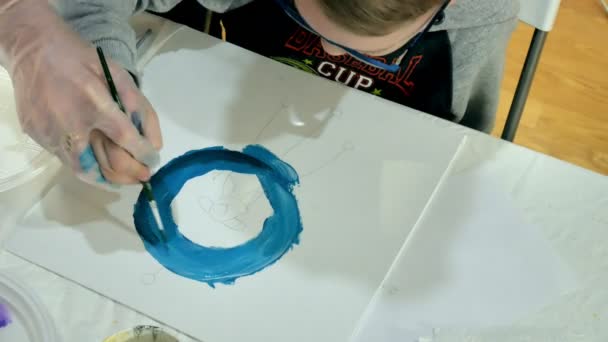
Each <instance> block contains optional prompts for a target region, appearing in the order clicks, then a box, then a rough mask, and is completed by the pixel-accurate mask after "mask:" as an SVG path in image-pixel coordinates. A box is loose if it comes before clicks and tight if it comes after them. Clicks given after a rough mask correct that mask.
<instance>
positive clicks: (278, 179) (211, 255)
mask: <svg viewBox="0 0 608 342" xmlns="http://www.w3.org/2000/svg"><path fill="white" fill-rule="evenodd" d="M214 170H225V171H233V172H238V173H242V174H251V175H255V176H257V178H258V180H259V181H260V185H261V186H262V189H264V193H265V195H266V197H267V198H268V201H269V203H270V205H271V207H272V208H273V214H272V215H271V216H269V217H268V218H266V220H265V221H264V226H263V227H262V230H261V232H260V234H259V235H258V236H256V237H255V238H253V239H251V240H249V241H247V242H245V243H244V244H241V245H239V246H235V247H231V248H220V247H205V246H201V245H198V244H196V243H194V242H192V241H191V240H189V239H188V238H186V237H185V236H184V235H182V234H181V233H180V231H179V228H178V227H177V225H176V224H175V222H174V220H173V217H172V214H171V210H170V205H171V202H172V201H173V199H174V198H175V197H176V196H177V194H178V193H179V191H180V190H181V188H182V187H183V186H184V184H185V183H186V182H187V181H188V180H190V179H192V178H194V177H200V176H203V175H205V174H206V173H208V172H211V171H214ZM150 183H151V185H152V188H153V191H154V196H155V198H156V202H157V205H158V209H159V211H160V214H161V217H162V222H163V225H164V228H165V231H164V236H163V234H161V232H160V230H159V229H158V227H157V225H156V224H155V221H154V216H153V214H152V211H151V209H150V206H149V205H148V203H147V199H146V196H145V195H144V194H143V192H142V193H140V195H139V198H138V200H137V203H136V204H135V212H134V214H133V218H134V221H135V227H136V229H137V232H138V233H139V236H140V238H141V239H142V241H143V243H144V246H145V247H146V250H147V251H148V252H149V253H150V254H151V255H152V256H153V257H154V258H155V259H156V260H157V261H158V262H159V263H160V264H162V265H163V266H164V267H165V268H167V269H168V270H170V271H172V272H174V273H176V274H178V275H180V276H183V277H186V278H190V279H193V280H197V281H200V282H205V283H207V284H209V285H210V286H211V287H214V284H216V283H222V284H233V283H234V281H235V280H236V279H238V278H240V277H243V276H248V275H251V274H254V273H257V272H259V271H261V270H263V269H264V268H266V267H268V266H270V265H272V264H274V263H275V262H276V261H277V260H279V259H280V258H281V257H282V256H283V255H284V254H285V253H286V252H288V251H289V250H290V249H291V248H292V247H293V246H294V245H295V244H298V243H299V235H300V233H301V232H302V222H301V218H300V212H299V208H298V204H297V201H296V198H295V196H294V194H293V188H294V186H295V185H297V184H298V183H299V177H298V174H297V172H296V171H295V170H294V169H293V168H292V167H291V166H290V165H288V164H287V163H285V162H283V161H282V160H280V159H279V158H278V157H277V156H275V155H274V154H272V153H271V152H270V151H268V150H266V149H265V148H263V147H262V146H259V145H250V146H247V147H245V149H244V150H243V152H238V151H231V150H227V149H225V148H224V147H211V148H206V149H202V150H195V151H190V152H188V153H186V154H184V155H182V156H180V157H177V158H175V159H173V160H172V161H170V162H169V163H168V164H167V165H165V166H164V167H163V168H161V169H160V170H159V171H158V172H157V173H156V174H155V175H154V176H153V177H152V179H151V180H150Z"/></svg>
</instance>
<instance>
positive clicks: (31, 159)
mask: <svg viewBox="0 0 608 342" xmlns="http://www.w3.org/2000/svg"><path fill="white" fill-rule="evenodd" d="M51 160H52V156H51V154H50V153H48V152H46V151H45V150H44V149H43V148H42V147H40V146H39V145H38V144H36V143H35V142H34V141H33V140H32V139H31V138H30V137H28V136H27V135H26V134H24V133H23V132H22V130H21V126H20V125H19V119H18V118H17V110H16V107H15V99H14V96H13V86H12V83H11V80H10V78H9V76H8V73H7V72H6V70H5V69H3V68H2V67H0V192H4V191H7V190H10V189H12V188H15V187H17V186H19V185H21V184H23V183H25V182H27V181H29V180H30V179H32V178H33V177H35V176H36V175H38V174H40V173H41V172H42V171H44V169H45V168H46V167H47V166H48V165H49V162H50V161H51Z"/></svg>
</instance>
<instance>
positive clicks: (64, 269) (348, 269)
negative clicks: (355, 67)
mask: <svg viewBox="0 0 608 342" xmlns="http://www.w3.org/2000/svg"><path fill="white" fill-rule="evenodd" d="M193 42H194V43H193ZM144 72H145V74H144V75H145V76H144V78H143V83H142V84H143V90H144V92H145V94H146V95H147V96H148V98H149V99H150V101H151V102H152V104H153V105H154V107H155V108H156V110H157V111H158V113H159V116H160V120H161V124H162V128H163V134H164V142H165V147H164V149H163V151H162V154H161V158H162V160H163V163H164V162H167V161H169V160H171V159H172V158H174V157H176V156H179V155H181V154H183V153H184V152H186V151H188V150H192V149H200V148H204V147H208V146H215V145H223V146H226V147H228V148H232V149H239V150H240V149H242V147H243V146H244V145H247V144H252V143H256V144H261V145H263V146H265V147H266V148H268V149H269V150H271V151H272V152H274V153H275V154H277V155H278V156H279V157H280V158H282V159H283V160H285V161H286V162H288V163H289V164H291V165H292V166H293V167H294V168H295V169H296V170H297V172H298V173H299V174H300V177H301V185H300V186H299V187H298V188H297V189H296V190H295V193H296V196H297V199H298V202H299V207H300V211H301V216H302V220H303V226H304V230H303V232H302V234H301V243H300V245H297V246H296V247H295V248H294V249H293V250H292V251H290V252H288V253H287V254H286V255H285V256H284V257H283V258H282V259H281V260H279V261H278V262H277V263H276V264H274V265H272V266H270V267H268V268H266V269H264V270H263V271H261V272H259V273H257V274H255V275H252V276H248V277H244V278H240V279H238V280H237V281H236V283H235V284H234V285H218V286H217V288H215V289H212V288H210V287H209V286H207V285H206V284H203V283H199V282H195V281H192V280H189V279H185V278H181V277H179V276H177V275H175V274H173V273H170V272H168V271H166V270H165V269H163V268H162V267H161V266H160V265H159V264H158V263H157V262H156V261H155V260H154V259H153V258H152V257H151V256H150V255H149V254H148V253H147V252H146V251H145V250H144V248H143V246H142V243H141V241H140V239H139V237H138V236H137V235H136V233H135V232H134V228H133V223H132V218H131V215H132V208H133V204H134V202H135V198H136V196H137V191H138V190H137V189H136V188H128V189H123V190H121V191H120V192H119V193H117V194H114V193H103V192H100V191H98V190H95V189H93V188H91V187H88V186H86V185H84V184H82V183H80V182H78V181H76V180H74V179H73V178H71V177H69V176H66V177H63V178H62V179H61V180H60V181H59V183H58V184H57V185H56V186H55V187H54V188H53V189H52V190H51V191H50V192H49V193H48V195H47V196H46V197H45V198H44V199H43V200H42V201H41V202H40V203H39V204H38V205H36V206H35V207H34V208H33V209H32V210H31V211H30V212H29V214H28V215H27V216H26V217H25V218H24V219H23V220H22V221H21V222H20V227H19V230H18V232H17V233H16V235H15V236H14V237H13V238H12V239H11V240H10V241H9V243H8V249H9V250H10V251H11V252H13V253H15V254H17V255H20V256H22V257H23V258H25V259H27V260H30V261H32V262H34V263H36V264H39V265H41V266H43V267H46V268H48V269H50V270H52V271H54V272H57V273H59V274H61V275H63V276H65V277H67V278H69V279H72V280H74V281H76V282H78V283H80V284H82V285H84V286H86V287H88V288H91V289H93V290H95V291H97V292H99V293H101V294H104V295H106V296H108V297H110V298H112V299H114V300H117V301H119V302H121V303H124V304H125V305H128V306H130V307H132V308H134V309H136V310H138V311H141V312H143V313H146V314H148V315H150V316H151V317H153V318H155V319H157V320H160V321H162V322H164V323H166V324H169V325H171V326H173V327H175V328H177V329H179V330H182V331H183V332H185V333H188V334H190V335H192V336H194V337H197V338H199V339H201V340H204V341H206V342H207V341H208V342H223V341H240V340H247V341H307V342H308V341H346V340H348V339H349V337H350V336H351V334H352V332H353V331H354V329H355V326H356V324H357V322H358V320H359V319H360V316H361V314H362V313H363V312H364V310H365V308H366V306H367V305H368V304H369V301H370V300H371V298H372V296H373V294H374V293H375V291H376V290H377V288H378V286H379V285H380V283H381V282H382V280H383V279H384V277H385V275H386V273H387V270H388V268H389V267H390V265H391V263H392V262H393V260H394V258H395V255H396V254H397V252H398V250H399V248H400V247H401V245H402V243H403V241H404V240H405V238H406V236H407V235H408V233H409V231H410V229H411V228H412V226H413V225H414V223H415V222H416V220H417V218H418V216H419V214H420V212H421V211H422V209H423V207H424V206H425V204H426V203H427V201H428V199H429V196H430V194H431V193H432V191H433V190H434V189H435V186H436V185H437V183H438V181H439V180H440V178H441V176H442V175H443V174H444V172H445V170H446V168H447V166H448V165H449V164H450V162H451V160H452V158H453V156H454V155H455V151H456V150H457V148H458V146H459V144H460V142H461V136H460V135H459V134H457V133H456V132H454V131H451V130H445V129H441V128H439V127H437V126H438V125H435V124H434V123H433V122H432V120H428V118H427V117H426V115H424V114H421V113H417V112H414V111H411V110H408V109H406V108H404V107H402V106H399V105H396V104H393V103H389V102H387V101H384V100H381V99H377V98H375V97H373V96H371V95H367V94H363V93H360V92H358V91H355V90H352V89H349V88H347V87H344V86H341V85H339V84H335V83H332V82H329V81H326V80H322V79H318V78H316V77H314V76H312V75H308V74H305V73H303V72H301V71H298V70H295V69H291V68H290V67H288V66H284V65H279V64H277V63H276V62H274V61H271V60H269V59H266V58H263V57H261V56H258V55H255V54H252V53H249V52H246V51H244V50H241V49H240V48H236V47H234V46H232V45H230V44H227V43H221V42H219V41H217V40H215V39H212V38H205V37H204V36H202V35H200V34H197V33H194V32H192V31H190V30H183V31H180V32H179V33H178V34H176V35H175V36H174V37H173V38H172V39H171V40H170V41H169V42H168V44H167V45H166V46H165V47H164V48H163V50H162V51H161V52H160V54H159V55H158V56H157V57H156V58H155V59H153V60H152V61H151V62H150V64H149V65H148V66H147V67H146V69H145V71H144ZM256 194H259V185H258V184H257V180H256V179H255V178H253V177H245V176H242V175H230V176H228V175H227V174H226V173H225V172H224V173H221V172H215V173H213V174H210V175H206V176H204V177H201V178H199V179H197V180H193V181H191V182H190V183H188V184H187V185H186V186H185V188H184V189H183V190H182V192H181V193H180V195H179V196H178V197H177V199H176V201H177V202H176V204H175V209H176V212H177V216H178V217H179V224H180V226H181V227H183V230H184V231H185V232H186V234H187V235H188V236H189V237H190V238H192V239H194V240H195V241H199V240H200V241H204V242H206V243H214V244H218V245H230V244H233V245H234V244H238V243H241V242H243V241H244V240H245V239H247V238H248V237H251V236H253V235H255V234H256V229H258V230H259V227H260V225H261V220H262V219H263V218H264V216H265V215H267V214H268V212H267V210H268V206H267V205H265V201H266V200H265V198H264V196H258V195H256ZM218 203H219V204H218ZM216 205H219V206H220V209H218V208H217V207H216ZM235 217H238V220H237V221H235V220H234V218H235ZM195 224H196V226H194V225H195ZM195 228H196V229H195ZM203 262H204V261H203Z"/></svg>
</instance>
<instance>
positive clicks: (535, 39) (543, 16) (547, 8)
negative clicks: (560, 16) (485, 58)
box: [501, 0, 561, 141]
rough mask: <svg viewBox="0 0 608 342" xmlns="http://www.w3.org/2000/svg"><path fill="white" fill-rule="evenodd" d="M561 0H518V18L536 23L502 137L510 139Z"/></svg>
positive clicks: (524, 103)
mask: <svg viewBox="0 0 608 342" xmlns="http://www.w3.org/2000/svg"><path fill="white" fill-rule="evenodd" d="M560 1H561V0H520V12H519V19H520V20H521V21H523V22H525V23H527V24H530V25H532V26H534V27H535V30H534V34H533V36H532V42H531V43H530V48H529V49H528V55H527V56H526V61H525V63H524V66H523V69H522V72H521V75H520V78H519V82H518V83H517V88H516V90H515V96H514V97H513V102H512V103H511V108H510V109H509V115H508V116H507V122H506V123H505V127H504V128H503V131H502V135H501V138H502V139H504V140H507V141H513V139H514V138H515V133H516V132H517V127H518V126H519V121H520V120H521V116H522V113H523V110H524V107H525V105H526V101H527V99H528V95H529V93H530V88H531V86H532V80H533V79H534V74H535V73H536V68H537V67H538V63H539V61H540V56H541V53H542V51H543V47H544V46H545V41H546V39H547V35H548V34H549V32H550V31H551V30H552V29H553V24H554V23H555V18H556V17H557V12H558V10H559V5H560Z"/></svg>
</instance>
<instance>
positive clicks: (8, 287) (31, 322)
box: [0, 272, 59, 342]
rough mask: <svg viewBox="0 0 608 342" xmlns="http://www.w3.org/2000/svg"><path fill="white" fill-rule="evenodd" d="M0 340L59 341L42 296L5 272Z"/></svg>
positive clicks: (0, 287)
mask: <svg viewBox="0 0 608 342" xmlns="http://www.w3.org/2000/svg"><path fill="white" fill-rule="evenodd" d="M0 341H19V342H56V341H59V339H58V337H57V334H56V330H55V326H54V323H53V321H52V319H51V316H50V315H49V313H48V312H47V310H46V307H44V306H43V304H42V302H41V301H40V300H39V299H38V297H37V296H36V295H35V294H34V293H33V292H31V291H30V290H29V289H27V288H26V287H25V286H24V285H23V284H21V283H19V282H18V281H16V280H15V278H14V277H13V276H8V275H6V274H3V273H1V272H0Z"/></svg>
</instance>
